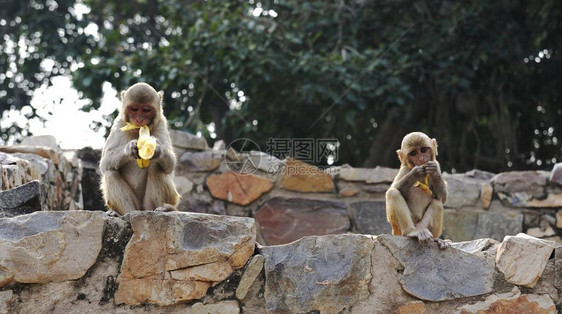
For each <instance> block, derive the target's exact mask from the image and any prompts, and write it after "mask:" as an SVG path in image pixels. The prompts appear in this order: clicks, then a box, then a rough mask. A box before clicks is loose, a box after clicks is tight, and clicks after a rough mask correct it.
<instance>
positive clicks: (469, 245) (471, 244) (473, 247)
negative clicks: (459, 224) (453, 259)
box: [452, 238, 500, 254]
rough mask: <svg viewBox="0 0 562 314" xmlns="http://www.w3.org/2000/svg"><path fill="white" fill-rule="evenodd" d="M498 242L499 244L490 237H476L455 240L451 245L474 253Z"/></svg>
mask: <svg viewBox="0 0 562 314" xmlns="http://www.w3.org/2000/svg"><path fill="white" fill-rule="evenodd" d="M499 244H500V242H499V241H496V240H494V239H490V238H485V239H477V240H473V241H464V242H456V243H453V244H452V247H454V248H455V249H458V250H461V251H463V252H467V253H472V254H476V253H479V252H482V251H486V250H488V249H489V248H491V247H493V246H495V245H499Z"/></svg>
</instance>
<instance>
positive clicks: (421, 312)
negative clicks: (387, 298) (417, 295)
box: [396, 301, 427, 314]
mask: <svg viewBox="0 0 562 314" xmlns="http://www.w3.org/2000/svg"><path fill="white" fill-rule="evenodd" d="M396 314H427V308H426V306H425V303H423V302H422V301H412V302H408V303H407V304H405V305H402V306H401V307H399V308H398V310H396Z"/></svg>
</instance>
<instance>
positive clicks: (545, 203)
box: [526, 194, 562, 208]
mask: <svg viewBox="0 0 562 314" xmlns="http://www.w3.org/2000/svg"><path fill="white" fill-rule="evenodd" d="M526 207H535V208H547V207H562V194H548V195H547V197H546V198H545V199H542V200H541V199H532V200H529V201H527V204H526Z"/></svg>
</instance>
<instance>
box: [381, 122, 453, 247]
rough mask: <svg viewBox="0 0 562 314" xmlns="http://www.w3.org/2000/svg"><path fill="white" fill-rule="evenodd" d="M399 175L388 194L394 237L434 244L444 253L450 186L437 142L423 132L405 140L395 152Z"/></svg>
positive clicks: (415, 133) (387, 208)
mask: <svg viewBox="0 0 562 314" xmlns="http://www.w3.org/2000/svg"><path fill="white" fill-rule="evenodd" d="M396 153H397V154H398V158H399V159H400V171H399V172H398V175H396V178H394V181H393V182H392V185H391V187H390V188H389V189H388V191H386V216H387V219H388V221H389V222H390V224H391V225H392V234H393V235H403V236H408V237H414V238H417V239H418V240H419V241H421V242H427V241H429V240H433V241H435V242H437V243H438V244H439V247H440V248H442V249H445V248H447V247H449V246H450V241H448V240H442V239H439V236H441V233H442V231H443V204H445V201H446V199H447V184H446V182H445V181H444V180H443V178H442V177H441V168H440V167H439V163H438V162H437V159H436V156H437V141H436V140H435V139H430V138H429V137H428V136H427V135H425V134H424V133H421V132H413V133H410V134H408V135H406V136H404V138H403V139H402V145H401V148H400V149H399V150H397V151H396Z"/></svg>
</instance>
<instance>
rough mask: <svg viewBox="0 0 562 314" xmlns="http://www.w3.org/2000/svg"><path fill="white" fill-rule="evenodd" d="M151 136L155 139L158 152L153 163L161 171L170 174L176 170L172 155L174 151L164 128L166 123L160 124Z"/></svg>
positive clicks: (174, 159)
mask: <svg viewBox="0 0 562 314" xmlns="http://www.w3.org/2000/svg"><path fill="white" fill-rule="evenodd" d="M153 136H154V137H156V147H157V148H156V149H157V151H158V153H157V155H158V156H156V157H155V159H154V160H155V161H156V162H157V163H158V165H159V166H160V168H162V171H164V173H166V174H170V173H172V172H173V171H174V170H175V168H176V156H175V155H174V149H173V147H172V141H171V139H170V134H169V133H168V130H167V128H166V123H162V124H161V125H160V126H158V128H157V129H156V130H155V131H154V132H153Z"/></svg>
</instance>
